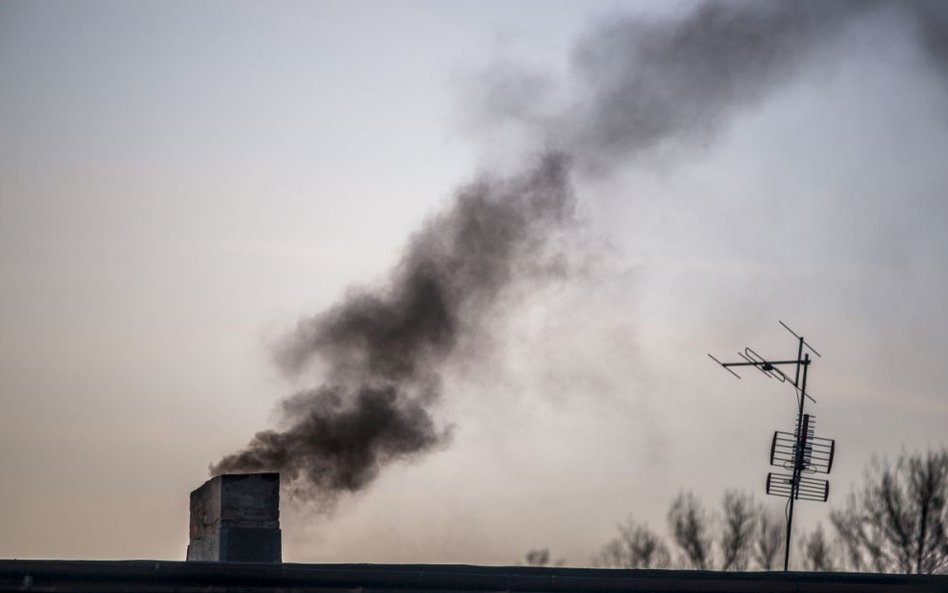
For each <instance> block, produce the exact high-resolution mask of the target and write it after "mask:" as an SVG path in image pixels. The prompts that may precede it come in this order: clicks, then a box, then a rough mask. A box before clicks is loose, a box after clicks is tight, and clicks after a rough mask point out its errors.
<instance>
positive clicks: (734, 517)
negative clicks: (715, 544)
mask: <svg viewBox="0 0 948 593" xmlns="http://www.w3.org/2000/svg"><path fill="white" fill-rule="evenodd" d="M721 506H722V510H723V525H722V530H721V538H720V540H719V544H720V548H721V570H747V565H748V563H749V561H750V556H751V548H752V547H753V538H754V527H755V526H756V524H757V512H756V511H757V507H756V505H755V503H754V497H753V496H751V495H750V494H746V493H741V492H737V491H736V490H728V491H727V492H725V493H724V500H723V501H722V505H721Z"/></svg>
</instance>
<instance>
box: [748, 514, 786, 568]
mask: <svg viewBox="0 0 948 593" xmlns="http://www.w3.org/2000/svg"><path fill="white" fill-rule="evenodd" d="M784 529H785V527H784V520H783V517H781V516H779V515H777V514H774V513H769V512H767V511H765V510H764V508H763V507H757V525H756V529H755V530H754V551H753V556H754V562H755V563H756V564H757V567H758V568H761V569H763V570H774V569H775V568H777V558H778V556H779V554H780V551H781V550H783V541H784V537H783V536H784Z"/></svg>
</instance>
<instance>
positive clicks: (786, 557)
mask: <svg viewBox="0 0 948 593" xmlns="http://www.w3.org/2000/svg"><path fill="white" fill-rule="evenodd" d="M800 350H801V351H802V350H803V338H800ZM798 360H799V359H798ZM801 363H802V365H803V382H802V383H801V384H800V407H799V409H798V411H797V442H796V448H797V450H796V452H795V455H794V457H795V461H794V464H793V480H792V482H791V483H790V510H789V511H788V512H787V540H786V543H785V544H784V550H783V571H784V572H787V571H789V570H790V532H791V531H792V529H793V501H794V500H795V499H796V498H797V494H798V492H799V489H800V473H801V472H802V471H803V469H804V466H805V461H804V459H803V456H804V448H805V447H806V432H807V431H808V430H809V426H805V425H804V424H805V423H804V418H803V406H804V404H805V403H806V371H807V369H808V368H810V354H809V353H807V354H805V355H804V356H803V360H802V361H801ZM799 374H800V370H799V365H798V366H797V376H799Z"/></svg>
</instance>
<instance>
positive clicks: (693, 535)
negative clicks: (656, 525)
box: [668, 492, 713, 570]
mask: <svg viewBox="0 0 948 593" xmlns="http://www.w3.org/2000/svg"><path fill="white" fill-rule="evenodd" d="M668 525H669V527H670V528H671V532H672V537H673V538H674V541H675V544H676V545H677V546H678V547H679V548H680V550H681V552H682V554H683V557H684V560H685V563H686V564H687V565H688V566H690V567H691V568H698V569H701V570H707V569H709V568H711V566H712V564H713V556H712V555H713V540H712V538H713V535H712V533H711V520H710V519H709V517H708V514H707V512H706V511H705V510H704V508H703V507H702V506H701V503H700V502H699V501H698V499H697V498H696V497H695V495H694V494H692V493H691V492H688V493H681V494H679V495H678V497H677V498H675V500H674V502H672V505H671V508H670V509H669V510H668Z"/></svg>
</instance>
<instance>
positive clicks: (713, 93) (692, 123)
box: [211, 0, 948, 500]
mask: <svg viewBox="0 0 948 593" xmlns="http://www.w3.org/2000/svg"><path fill="white" fill-rule="evenodd" d="M946 6H948V4H942V3H939V2H921V1H920V2H898V3H880V2H873V1H869V0H866V1H854V0H834V1H827V0H795V1H792V2H791V1H772V2H765V1H753V2H706V3H704V4H701V5H699V6H698V7H697V8H696V9H695V10H693V11H692V12H691V13H689V14H687V15H685V16H684V17H682V18H679V19H665V20H640V19H632V18H620V19H614V20H613V21H612V22H610V23H609V24H607V25H605V26H603V27H600V28H598V29H597V30H595V31H593V32H591V33H590V34H589V35H587V36H586V37H585V38H584V40H583V41H582V43H581V44H580V46H579V47H578V50H577V52H576V54H575V66H576V77H577V81H578V85H579V88H581V89H582V91H581V92H580V93H579V97H578V99H577V102H576V103H574V104H573V105H572V106H571V107H570V109H568V110H566V111H565V112H564V113H563V114H562V115H561V116H559V117H550V118H543V119H542V123H540V124H538V123H537V121H538V120H534V119H531V121H530V122H529V125H530V126H532V127H533V129H535V130H537V134H536V136H537V140H536V148H535V153H539V154H545V155H546V156H542V157H539V158H538V159H537V157H533V158H534V161H533V164H532V165H526V166H524V167H523V172H522V173H520V174H514V175H513V176H511V177H509V178H506V179H499V178H497V177H496V176H491V175H487V176H485V177H484V178H483V179H481V180H480V181H478V182H475V183H473V184H471V185H469V186H467V187H465V188H463V189H461V190H460V191H459V192H458V193H457V195H456V197H455V200H454V201H453V202H452V204H451V205H450V207H449V208H448V209H447V210H446V211H445V212H444V213H442V214H441V215H439V216H436V217H435V218H433V219H431V220H430V221H428V222H427V223H426V224H425V225H424V226H423V227H422V229H421V230H420V231H419V232H418V233H417V234H416V235H414V236H413V238H412V239H411V241H410V242H409V245H408V247H407V249H406V251H405V253H404V256H403V258H402V260H401V262H400V263H399V264H398V267H397V268H396V270H395V271H394V272H393V274H392V276H391V279H390V283H389V284H388V285H387V287H386V288H384V289H382V290H379V291H361V292H356V293H353V294H350V295H348V296H347V297H346V298H344V299H343V300H342V301H341V302H340V303H339V304H338V305H336V306H335V307H333V308H331V309H329V310H328V311H326V312H324V313H322V314H319V315H316V316H314V317H312V318H309V319H305V320H303V321H302V322H301V323H300V324H299V327H298V328H297V330H296V331H295V332H294V333H293V334H292V335H291V336H289V337H288V338H287V340H286V342H285V344H284V346H283V347H282V348H281V349H280V352H279V361H280V364H281V366H282V367H283V369H284V370H285V371H286V372H287V373H289V374H293V375H296V374H299V373H302V372H305V371H312V370H313V369H314V368H315V369H316V370H317V372H318V375H319V377H320V378H321V381H322V383H321V386H319V387H316V388H314V389H311V390H308V391H304V392H302V393H299V394H296V395H294V396H292V397H290V398H288V399H287V400H285V401H284V402H283V403H282V405H281V407H280V412H281V415H282V421H283V426H284V428H283V429H281V430H270V431H265V432H261V433H259V434H257V435H256V436H255V437H254V439H253V440H252V441H251V442H250V444H249V445H248V446H247V448H246V449H245V450H243V451H241V452H238V453H236V454H234V455H231V456H228V457H225V458H224V459H223V460H221V461H220V462H219V463H218V464H216V465H215V466H213V467H212V468H211V471H212V472H213V473H221V472H249V471H261V470H268V471H273V470H277V471H281V472H283V474H284V480H285V481H286V482H287V483H289V484H293V485H294V487H295V488H297V489H298V490H299V491H301V492H305V493H308V494H312V495H314V496H316V497H317V498H318V499H322V500H332V499H334V498H335V496H336V495H337V494H338V493H340V492H346V491H357V490H360V489H362V488H364V487H365V486H366V485H367V484H369V483H370V482H371V481H372V479H373V478H375V477H376V475H377V474H378V472H379V471H380V469H381V468H383V467H384V466H385V465H386V464H387V463H390V462H393V461H397V460H403V459H411V458H414V457H417V456H419V455H421V454H423V453H425V452H427V451H430V450H432V449H434V448H437V447H439V446H441V445H443V444H444V443H446V441H447V439H448V438H449V436H450V430H448V429H445V428H439V427H438V424H437V422H435V420H434V418H433V417H432V407H433V406H434V405H435V404H436V402H437V401H438V400H439V398H440V397H441V395H442V389H441V372H442V370H443V368H444V366H445V364H446V363H448V362H449V361H450V358H451V356H452V355H453V354H455V353H456V350H457V347H458V345H459V343H460V342H462V341H463V339H464V338H465V337H467V336H469V335H470V334H471V332H472V331H474V330H476V329H477V328H478V327H480V326H482V325H484V324H485V323H486V322H487V321H489V318H490V315H491V312H492V307H493V305H494V303H495V302H496V300H497V297H498V295H500V293H502V292H503V291H504V289H505V288H506V287H507V286H508V285H509V284H510V283H511V281H512V280H513V279H514V278H520V277H524V276H527V277H529V274H530V272H531V270H533V269H534V268H535V267H536V265H535V261H536V260H537V258H539V257H542V255H541V254H545V253H546V254H548V253H549V247H550V246H549V244H548V241H547V237H548V236H549V234H550V232H551V231H553V230H556V229H563V228H568V227H569V226H570V225H571V224H572V222H573V207H574V203H573V196H572V192H571V189H570V170H569V169H570V165H571V163H573V164H577V163H578V164H579V165H580V166H581V167H582V169H583V171H584V172H586V173H587V174H590V173H591V174H605V172H606V171H608V170H610V169H612V168H614V167H617V166H620V165H622V164H624V163H627V162H629V161H631V160H634V159H635V158H636V157H639V156H641V155H643V154H645V153H647V152H649V151H652V150H654V149H656V148H660V147H662V146H663V145H664V144H666V143H668V142H676V143H694V142H695V141H699V142H700V141H706V140H709V139H713V137H714V136H715V134H717V133H718V132H720V131H721V130H722V129H724V128H725V127H726V125H727V124H728V123H729V121H730V120H731V119H733V118H734V117H735V116H736V115H738V114H739V113H740V112H742V111H743V110H746V109H748V108H750V107H753V106H755V105H758V104H760V103H762V102H763V101H764V100H765V99H766V98H767V96H768V94H770V93H772V92H774V91H775V90H776V89H779V88H780V87H781V85H784V84H786V83H787V82H789V81H791V80H792V79H793V76H794V75H795V74H797V73H799V72H800V71H802V70H803V69H804V68H805V67H806V65H807V61H808V60H810V59H813V58H814V57H817V56H818V57H825V56H826V55H828V52H827V50H828V48H830V47H831V45H832V42H834V40H836V39H837V38H838V37H839V35H840V32H841V30H842V29H843V27H844V26H845V25H846V24H847V23H849V22H851V21H852V20H853V19H854V18H856V17H858V16H860V15H862V14H864V13H867V12H870V11H873V10H877V9H879V8H880V7H884V8H885V9H886V10H890V11H892V13H893V14H897V15H901V16H903V17H904V16H907V17H909V18H912V19H916V21H915V22H916V23H917V25H918V27H917V30H918V32H919V41H920V44H921V47H923V48H925V50H926V51H927V52H928V55H929V56H930V57H931V58H932V60H933V64H934V65H935V66H936V67H937V68H940V69H941V70H942V72H944V71H945V69H946V66H948V59H946V56H948V45H946V44H948V42H946V38H945V32H946V30H948V26H946V23H948V9H946V8H945V7H946ZM493 80H495V81H496V80H497V77H493ZM500 80H502V81H503V83H504V84H503V88H498V89H492V90H491V91H490V92H487V93H486V94H485V96H489V97H492V98H493V100H494V101H495V102H496V105H499V106H500V107H498V108H497V109H503V110H504V111H505V112H506V113H504V114H503V115H504V116H506V117H510V116H511V114H510V111H511V108H510V106H511V105H513V106H517V109H516V110H515V111H517V114H515V116H516V117H523V118H527V119H530V118H529V117H528V116H529V113H527V112H528V111H529V109H527V108H526V107H525V106H527V105H529V97H523V96H519V95H522V94H523V93H524V92H527V91H528V90H529V89H531V88H534V86H535V85H521V84H510V80H509V76H502V77H500ZM505 93H507V94H511V93H513V94H517V95H518V96H516V97H506V98H505V97H503V95H504V94H505ZM498 97H499V98H500V99H502V100H498ZM550 122H553V123H550ZM551 147H555V148H551ZM537 161H538V162H537Z"/></svg>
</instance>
